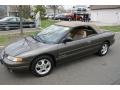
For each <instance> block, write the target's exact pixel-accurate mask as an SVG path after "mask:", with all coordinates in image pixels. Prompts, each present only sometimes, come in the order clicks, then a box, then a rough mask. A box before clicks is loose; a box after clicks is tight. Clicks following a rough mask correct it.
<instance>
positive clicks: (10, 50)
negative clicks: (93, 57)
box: [0, 21, 115, 76]
mask: <svg viewBox="0 0 120 90" xmlns="http://www.w3.org/2000/svg"><path fill="white" fill-rule="evenodd" d="M114 36H115V34H114V33H113V32H110V31H103V30H99V29H98V28H96V26H95V25H92V24H89V23H82V22H81V23H80V22H76V21H75V22H74V21H73V22H72V21H71V22H59V23H56V24H55V25H51V26H49V27H48V28H46V29H44V30H42V31H41V32H40V33H38V34H37V35H35V36H30V37H26V38H24V39H22V40H20V41H17V42H15V43H13V44H11V45H8V46H7V47H6V48H5V49H4V50H3V51H2V53H1V59H0V61H1V63H3V64H4V65H5V66H6V67H7V68H8V69H11V70H19V69H22V70H23V69H28V70H30V71H31V72H32V73H33V74H34V75H36V76H45V75H47V74H49V73H50V72H51V71H52V69H53V67H54V66H56V65H57V64H58V63H61V62H65V61H68V60H72V59H74V60H75V57H76V58H80V57H83V56H86V55H88V54H98V55H99V56H104V55H106V54H107V52H108V50H109V47H110V46H111V45H112V44H113V43H114V41H115V39H114Z"/></svg>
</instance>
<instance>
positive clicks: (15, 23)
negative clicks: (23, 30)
mask: <svg viewBox="0 0 120 90" xmlns="http://www.w3.org/2000/svg"><path fill="white" fill-rule="evenodd" d="M7 24H8V25H7V26H8V27H9V28H11V29H16V28H19V22H18V21H17V19H16V18H10V19H8V21H7Z"/></svg>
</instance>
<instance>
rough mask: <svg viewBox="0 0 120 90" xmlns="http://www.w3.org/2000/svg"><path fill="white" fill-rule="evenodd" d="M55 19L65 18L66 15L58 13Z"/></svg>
mask: <svg viewBox="0 0 120 90" xmlns="http://www.w3.org/2000/svg"><path fill="white" fill-rule="evenodd" d="M54 19H55V20H65V19H66V17H65V15H64V14H57V15H56V16H55V18H54Z"/></svg>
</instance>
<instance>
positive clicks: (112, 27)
mask: <svg viewBox="0 0 120 90" xmlns="http://www.w3.org/2000/svg"><path fill="white" fill-rule="evenodd" d="M100 28H101V29H106V30H110V31H113V32H120V26H102V27H100Z"/></svg>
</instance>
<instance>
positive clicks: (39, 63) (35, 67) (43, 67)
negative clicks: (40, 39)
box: [30, 55, 54, 77]
mask: <svg viewBox="0 0 120 90" xmlns="http://www.w3.org/2000/svg"><path fill="white" fill-rule="evenodd" d="M53 67H54V62H53V59H52V57H50V56H48V55H43V56H40V57H38V58H36V59H35V60H34V61H33V62H32V64H31V68H30V70H31V72H32V74H34V75H35V76H40V77H43V76H46V75H48V74H49V73H50V72H51V71H52V69H53Z"/></svg>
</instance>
